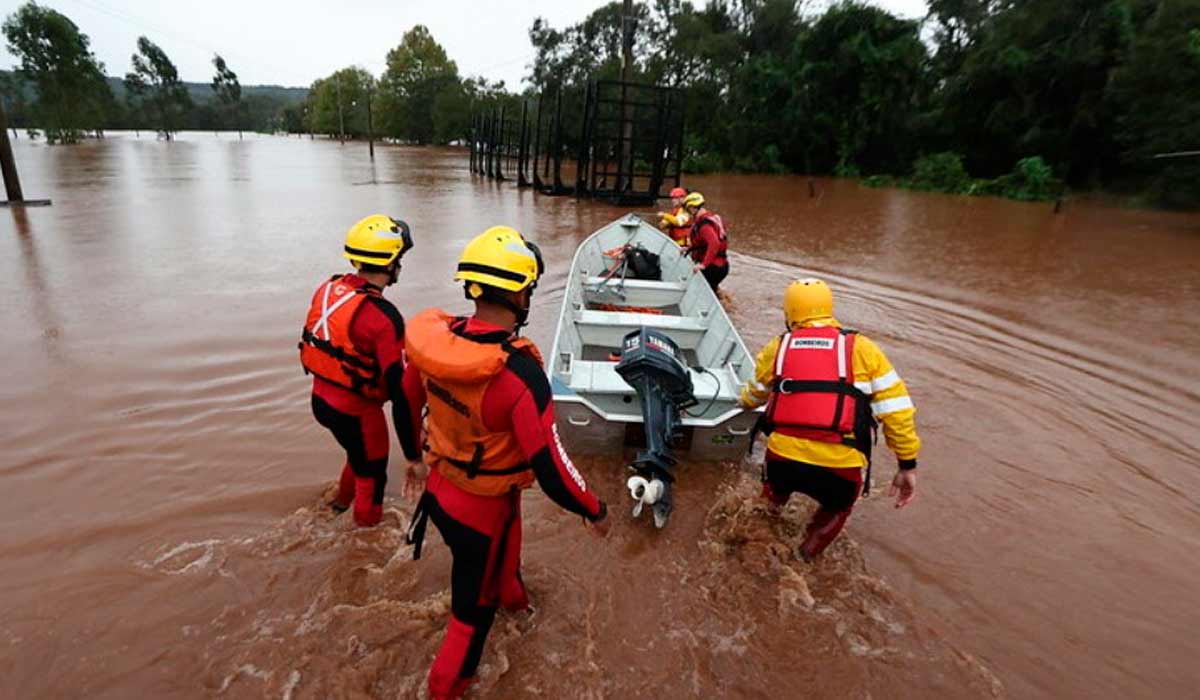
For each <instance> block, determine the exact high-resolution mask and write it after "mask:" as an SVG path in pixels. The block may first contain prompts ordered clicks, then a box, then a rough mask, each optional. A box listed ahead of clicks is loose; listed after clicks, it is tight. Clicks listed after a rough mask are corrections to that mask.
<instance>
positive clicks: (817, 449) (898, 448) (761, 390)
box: [740, 320, 921, 468]
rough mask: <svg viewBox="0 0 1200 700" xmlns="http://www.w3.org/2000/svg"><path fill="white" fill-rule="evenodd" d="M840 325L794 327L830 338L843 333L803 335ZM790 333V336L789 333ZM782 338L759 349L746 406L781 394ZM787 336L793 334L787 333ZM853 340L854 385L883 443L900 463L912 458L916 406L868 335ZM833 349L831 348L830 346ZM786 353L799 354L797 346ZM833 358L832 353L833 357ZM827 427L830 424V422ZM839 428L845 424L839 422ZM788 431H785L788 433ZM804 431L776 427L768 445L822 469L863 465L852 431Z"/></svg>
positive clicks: (916, 441)
mask: <svg viewBox="0 0 1200 700" xmlns="http://www.w3.org/2000/svg"><path fill="white" fill-rule="evenodd" d="M822 327H824V328H831V329H832V328H840V324H839V323H838V322H837V321H835V320H829V321H825V322H810V323H806V324H803V325H802V327H801V328H800V329H797V331H795V332H796V333H800V334H801V336H806V335H812V336H814V337H822V336H828V337H829V338H830V339H836V337H845V336H844V335H843V334H842V333H841V332H840V331H838V332H836V333H834V332H831V331H826V332H824V333H820V332H812V333H803V331H804V329H806V328H813V329H815V328H822ZM788 335H791V334H788ZM784 337H787V336H786V335H785V336H778V337H776V338H774V339H772V340H771V341H770V342H769V343H767V344H766V346H764V347H763V349H762V350H761V351H760V352H759V353H758V359H757V362H756V365H755V376H754V379H753V380H752V381H750V382H748V383H747V384H746V385H745V386H743V387H742V393H741V399H740V401H741V404H742V405H743V406H746V407H751V408H752V407H757V406H761V405H763V404H764V403H767V402H768V401H772V400H773V399H776V397H777V396H778V395H780V393H781V392H780V391H779V386H778V384H779V380H778V377H779V376H780V372H779V371H778V370H779V369H780V367H779V365H780V362H779V360H780V357H779V353H780V346H781V344H782V340H783V338H784ZM791 337H792V338H794V337H796V336H795V335H791ZM853 338H854V342H853V344H852V346H851V348H850V353H849V355H850V357H849V360H850V365H851V371H852V376H853V380H852V381H853V385H854V387H855V388H856V389H857V390H858V391H859V392H861V393H862V394H863V395H865V396H866V397H867V400H868V401H869V404H870V408H871V413H872V414H873V415H874V417H875V418H876V419H877V420H878V421H879V422H880V423H881V424H882V426H883V435H884V439H885V440H886V441H887V445H888V447H889V448H890V449H891V450H892V452H894V453H895V454H896V458H897V459H899V460H902V461H905V460H915V459H916V458H917V453H918V452H919V451H920V449H921V440H920V438H919V437H917V429H916V421H915V416H916V407H915V406H914V405H913V402H912V398H910V397H909V395H908V389H907V387H905V385H904V381H903V380H902V379H900V375H899V374H897V373H896V370H895V368H893V367H892V363H891V362H889V361H888V359H887V356H886V355H884V354H883V351H882V350H880V349H879V346H878V345H876V344H875V343H874V342H873V341H872V340H871V339H869V338H867V337H866V336H863V335H861V334H854V336H853ZM835 347H836V346H835ZM791 352H804V351H803V350H801V349H800V348H796V349H795V350H792V351H791ZM835 359H836V356H835ZM822 410H823V409H822V408H821V407H816V408H811V409H802V410H801V411H800V412H799V413H795V414H791V415H793V416H795V415H799V416H806V417H811V416H812V415H817V414H818V413H822ZM831 427H832V426H831ZM839 427H840V428H845V427H848V424H841V425H840V426H839ZM789 432H790V433H792V434H790V435H789V434H787V433H789ZM802 435H804V432H803V428H801V429H799V430H776V431H774V432H772V433H771V437H770V438H769V439H768V441H767V449H769V450H770V451H771V452H773V453H775V454H777V455H779V456H780V457H783V458H785V459H790V460H793V461H796V462H806V463H808V464H816V465H818V466H822V467H834V468H840V467H862V466H866V464H867V458H866V455H864V454H863V452H861V451H859V450H858V449H855V448H854V447H853V446H852V445H851V444H847V443H851V442H852V441H853V437H854V436H853V434H851V433H850V431H847V432H846V433H843V435H842V437H843V438H844V439H843V440H834V439H831V437H830V435H817V434H808V435H807V436H806V437H805V436H802Z"/></svg>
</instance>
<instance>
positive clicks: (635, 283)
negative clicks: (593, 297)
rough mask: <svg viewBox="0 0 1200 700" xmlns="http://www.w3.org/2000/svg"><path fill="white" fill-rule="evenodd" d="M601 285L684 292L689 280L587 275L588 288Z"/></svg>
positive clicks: (585, 285)
mask: <svg viewBox="0 0 1200 700" xmlns="http://www.w3.org/2000/svg"><path fill="white" fill-rule="evenodd" d="M601 285H605V286H609V287H617V286H621V285H623V286H624V287H625V288H626V289H662V290H666V291H671V292H679V293H681V294H682V293H683V292H684V291H685V290H686V289H687V282H660V281H658V280H634V279H626V280H621V278H620V277H613V278H605V277H598V276H595V275H593V276H591V277H587V278H585V279H584V280H583V286H584V287H585V288H587V289H592V288H595V287H599V286H601Z"/></svg>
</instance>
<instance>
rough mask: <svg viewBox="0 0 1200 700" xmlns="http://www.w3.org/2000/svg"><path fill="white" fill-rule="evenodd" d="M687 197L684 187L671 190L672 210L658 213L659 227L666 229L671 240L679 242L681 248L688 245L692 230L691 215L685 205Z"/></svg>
mask: <svg viewBox="0 0 1200 700" xmlns="http://www.w3.org/2000/svg"><path fill="white" fill-rule="evenodd" d="M686 197H687V190H685V189H683V188H682V187H676V188H675V189H673V190H671V211H669V212H660V213H659V215H658V227H659V228H661V229H662V230H663V231H665V232H666V234H667V235H668V236H670V237H671V240H673V241H675V242H676V243H678V244H679V246H680V247H681V248H687V247H688V236H689V235H690V234H691V232H692V223H691V221H692V220H691V217H690V216H689V215H688V212H687V209H686V208H685V207H684V206H683V200H684V198H686Z"/></svg>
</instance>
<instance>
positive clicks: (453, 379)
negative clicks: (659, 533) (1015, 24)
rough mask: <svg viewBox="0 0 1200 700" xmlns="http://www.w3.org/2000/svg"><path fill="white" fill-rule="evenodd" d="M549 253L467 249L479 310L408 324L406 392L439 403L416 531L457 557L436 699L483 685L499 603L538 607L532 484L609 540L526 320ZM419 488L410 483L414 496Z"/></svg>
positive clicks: (433, 691) (481, 240) (431, 315)
mask: <svg viewBox="0 0 1200 700" xmlns="http://www.w3.org/2000/svg"><path fill="white" fill-rule="evenodd" d="M541 273H542V259H541V254H540V252H539V251H538V249H537V247H536V246H534V245H533V244H532V243H528V242H526V241H525V240H523V239H522V237H521V235H520V234H519V233H517V232H516V231H515V230H513V229H511V228H507V227H504V226H497V227H493V228H490V229H488V230H487V231H485V232H484V233H483V234H481V235H479V236H477V237H476V238H475V239H474V240H472V241H471V242H470V243H469V244H467V247H466V249H465V250H464V251H463V254H462V259H461V261H460V262H459V264H458V272H457V274H456V275H455V276H454V279H455V280H457V281H460V282H463V283H464V286H465V292H466V296H467V298H468V299H470V300H472V301H474V302H475V314H474V315H473V316H470V317H454V316H450V315H448V314H446V313H444V312H442V311H439V310H437V309H430V310H427V311H423V312H421V313H420V314H418V315H417V316H416V317H414V318H413V319H412V322H411V323H410V324H409V327H408V358H409V362H410V364H409V368H408V372H407V373H406V374H405V377H404V382H405V387H404V388H405V393H406V395H408V396H409V397H410V400H412V401H413V403H412V410H413V411H414V412H419V411H421V410H422V408H424V407H427V408H428V411H429V412H428V415H427V417H426V422H425V434H426V444H425V463H426V464H427V465H428V466H429V476H428V480H427V481H426V484H425V492H424V493H423V494H421V497H420V501H419V503H418V506H417V510H416V513H414V515H413V522H412V526H411V527H410V541H411V542H412V543H413V544H414V545H415V550H414V553H413V554H414V558H419V557H420V553H421V542H422V540H423V538H424V535H425V527H426V522H427V518H428V519H432V520H433V523H434V525H435V526H437V529H438V530H439V531H440V532H441V534H442V539H444V540H445V541H446V544H447V545H448V546H449V548H450V551H451V554H452V555H453V557H454V564H453V570H452V573H451V611H452V615H451V617H450V624H449V626H448V627H447V629H446V637H445V639H444V640H443V642H442V646H441V648H440V649H439V650H438V654H437V657H436V658H435V659H434V661H433V667H432V668H431V669H430V671H429V693H430V696H431V697H432V698H435V699H436V700H441V699H444V698H458V697H460V696H461V695H462V694H463V693H464V692H465V691H466V689H467V687H468V686H469V685H470V684H471V682H472V681H473V680H474V676H475V669H476V667H477V666H478V665H479V660H480V656H481V655H482V653H483V645H484V641H485V640H486V639H487V635H488V631H489V630H490V629H491V626H492V621H493V619H494V617H495V615H496V608H497V607H499V606H503V607H504V608H506V609H509V610H524V609H526V608H527V607H528V606H529V599H528V597H527V596H526V593H525V585H524V584H523V583H522V581H521V573H520V565H521V491H522V490H523V489H526V488H528V487H530V486H531V485H532V484H533V482H534V481H535V480H536V481H537V482H538V484H539V485H540V486H541V487H542V490H543V491H545V492H546V495H548V496H549V497H550V498H551V500H553V501H554V502H555V503H557V504H558V505H559V506H561V507H562V508H564V509H566V510H568V511H571V512H573V513H576V514H578V515H579V516H581V518H582V521H583V523H584V525H585V526H589V527H590V529H591V530H592V531H593V532H594V533H596V534H598V535H600V536H603V535H604V534H606V533H607V531H608V520H607V518H606V515H607V508H606V507H605V505H604V502H603V501H601V500H600V499H599V498H597V497H596V495H595V494H594V493H593V492H592V491H591V490H589V489H588V487H587V484H586V483H585V482H584V479H583V476H582V475H580V473H579V472H578V471H577V470H576V469H575V465H574V464H572V462H571V460H570V458H569V457H568V456H567V454H566V452H565V451H564V450H563V447H562V443H561V441H560V440H559V437H558V431H557V428H556V427H555V424H554V409H553V404H552V403H551V394H550V384H549V382H548V381H547V379H546V375H545V373H544V372H543V371H542V359H541V355H540V354H539V353H538V349H537V347H536V346H534V344H533V343H532V342H531V341H530V340H528V339H526V338H522V337H519V336H518V335H517V334H516V333H517V331H518V330H519V329H520V328H521V326H523V325H525V319H526V317H527V316H528V313H529V304H530V300H531V298H532V295H533V290H534V288H535V287H536V286H537V279H538V277H539V275H541ZM417 488H419V484H414V483H410V484H408V485H406V489H405V490H406V495H408V496H409V497H412V496H414V495H415V493H413V492H414V491H415V490H416V489H417Z"/></svg>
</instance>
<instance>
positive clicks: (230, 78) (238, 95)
mask: <svg viewBox="0 0 1200 700" xmlns="http://www.w3.org/2000/svg"><path fill="white" fill-rule="evenodd" d="M213 66H214V67H216V69H217V73H216V75H214V76H213V79H212V89H213V92H214V93H216V95H217V102H219V103H220V104H221V107H222V110H221V111H223V112H224V113H225V114H226V116H227V117H228V118H229V119H231V120H232V122H233V126H234V128H236V129H237V132H238V138H239V139H241V138H242V85H241V83H239V82H238V77H237V73H234V72H233V71H232V70H230V69H229V66H227V65H225V59H223V58H221V56H220V55H216V56H213Z"/></svg>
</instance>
